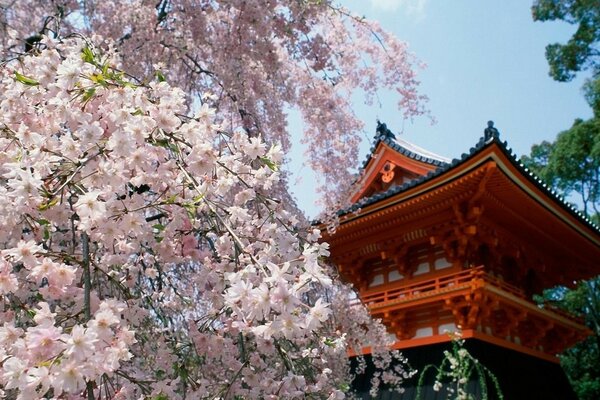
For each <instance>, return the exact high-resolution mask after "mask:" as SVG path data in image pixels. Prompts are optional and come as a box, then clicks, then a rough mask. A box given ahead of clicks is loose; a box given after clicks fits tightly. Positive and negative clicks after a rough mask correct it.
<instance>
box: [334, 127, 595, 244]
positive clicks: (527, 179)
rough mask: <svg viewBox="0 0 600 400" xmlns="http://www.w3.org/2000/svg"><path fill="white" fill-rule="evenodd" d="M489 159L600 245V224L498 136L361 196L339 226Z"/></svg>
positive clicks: (453, 177)
mask: <svg viewBox="0 0 600 400" xmlns="http://www.w3.org/2000/svg"><path fill="white" fill-rule="evenodd" d="M489 160H493V161H495V162H496V163H497V165H498V168H499V169H500V170H501V171H502V172H503V173H504V174H506V176H507V177H509V179H510V180H511V181H512V182H514V184H515V185H517V186H518V187H519V188H520V189H521V190H522V191H523V192H525V193H526V194H527V195H528V196H529V197H531V198H532V199H534V200H535V201H536V202H537V203H538V204H540V205H541V206H542V207H544V208H545V209H547V210H548V211H550V212H551V213H552V214H554V215H555V216H556V217H557V218H558V219H560V220H561V221H563V222H564V223H565V224H567V225H568V226H569V227H571V228H572V229H574V230H576V231H578V232H579V233H580V234H581V235H582V236H584V237H585V238H586V239H588V240H589V241H591V242H592V243H593V244H594V245H595V246H598V247H600V228H598V226H596V225H594V224H593V223H592V222H591V221H590V220H589V219H588V218H586V217H585V216H583V215H582V214H581V213H580V212H579V211H577V210H576V209H575V208H574V207H573V206H571V205H570V204H568V203H566V202H565V200H564V199H563V198H562V197H561V196H559V195H558V194H557V193H556V192H555V191H554V190H552V189H550V188H549V187H548V186H547V185H546V184H545V183H543V182H542V181H541V180H540V179H539V178H538V177H536V176H535V175H534V174H532V173H531V172H529V171H528V170H527V169H526V168H525V167H524V166H523V165H522V164H521V163H520V162H519V161H518V160H517V159H516V157H515V155H514V154H513V153H512V151H511V150H510V149H509V148H508V146H507V144H506V142H501V141H500V140H498V138H496V137H494V138H492V139H490V140H488V141H487V142H485V141H484V140H483V139H481V140H480V141H479V143H478V144H477V146H475V147H474V148H471V150H470V152H469V154H463V155H462V157H461V159H460V160H458V159H455V160H453V161H452V162H451V163H450V164H447V165H445V166H443V167H441V168H438V169H437V170H435V171H431V172H429V173H428V174H427V175H425V176H422V177H421V178H418V179H415V180H413V181H411V182H407V183H405V184H403V185H401V186H397V187H394V188H391V189H389V190H388V191H386V192H382V193H379V194H376V195H374V196H371V197H369V198H364V199H361V200H360V201H359V202H357V203H356V204H355V205H353V206H351V207H350V208H348V209H345V210H342V211H340V212H338V215H339V216H340V226H339V228H338V229H342V230H343V229H344V227H345V226H348V227H349V226H351V225H354V224H356V223H359V222H358V219H360V218H362V217H364V216H366V215H369V214H373V213H376V212H378V211H379V210H382V209H384V208H387V207H390V206H393V205H394V204H397V203H400V202H404V201H407V200H409V199H412V198H415V197H417V196H420V195H422V194H425V193H427V192H428V191H431V190H434V189H436V188H439V187H440V186H443V185H445V184H447V183H449V182H451V181H453V180H455V179H458V178H460V177H461V176H463V175H465V174H467V173H469V172H470V171H473V170H474V169H476V168H478V167H479V166H480V165H482V164H483V163H485V162H487V161H489Z"/></svg>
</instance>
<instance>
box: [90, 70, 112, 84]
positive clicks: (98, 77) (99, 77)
mask: <svg viewBox="0 0 600 400" xmlns="http://www.w3.org/2000/svg"><path fill="white" fill-rule="evenodd" d="M90 79H91V80H92V82H94V83H97V84H98V85H101V86H104V87H106V86H108V84H107V83H106V78H105V77H104V74H102V73H99V74H92V75H90Z"/></svg>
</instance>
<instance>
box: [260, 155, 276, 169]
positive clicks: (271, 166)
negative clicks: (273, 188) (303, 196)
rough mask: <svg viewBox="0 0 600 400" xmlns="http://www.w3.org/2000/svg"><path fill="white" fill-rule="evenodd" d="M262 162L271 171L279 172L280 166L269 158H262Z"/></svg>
mask: <svg viewBox="0 0 600 400" xmlns="http://www.w3.org/2000/svg"><path fill="white" fill-rule="evenodd" d="M260 160H261V161H262V162H263V163H265V165H266V166H267V167H269V169H271V171H274V172H277V171H279V166H278V165H277V164H275V163H274V162H273V161H271V160H269V159H268V158H267V157H261V158H260Z"/></svg>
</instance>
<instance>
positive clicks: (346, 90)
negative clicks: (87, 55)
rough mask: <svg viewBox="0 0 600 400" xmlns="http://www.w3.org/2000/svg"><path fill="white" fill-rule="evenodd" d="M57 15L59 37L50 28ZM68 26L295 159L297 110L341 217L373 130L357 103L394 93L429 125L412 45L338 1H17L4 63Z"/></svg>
mask: <svg viewBox="0 0 600 400" xmlns="http://www.w3.org/2000/svg"><path fill="white" fill-rule="evenodd" d="M133 10H135V11H133ZM48 16H50V17H52V21H53V24H52V29H53V31H52V32H51V31H50V30H49V28H48V24H45V25H44V24H42V23H41V21H46V19H47V17H48ZM57 21H59V22H60V24H59V25H58V27H55V25H56V23H55V22H57ZM59 27H60V31H61V32H62V34H63V35H68V34H71V33H73V32H81V31H82V30H83V31H84V32H85V33H86V34H87V35H93V34H100V35H102V37H104V38H106V39H108V41H107V42H106V43H105V44H104V46H105V47H111V48H114V49H116V50H118V51H119V54H120V55H121V58H120V60H119V62H120V63H121V65H122V66H123V68H124V69H126V70H127V71H129V72H130V73H132V74H133V75H134V76H137V77H139V78H141V79H142V81H144V82H149V81H150V80H151V79H152V77H153V74H155V72H156V68H155V66H156V65H158V66H159V70H162V69H164V66H168V72H166V71H165V72H164V73H160V76H161V77H162V78H163V79H166V80H167V81H168V82H169V83H171V84H173V85H175V86H178V87H180V88H182V89H183V90H184V92H185V94H186V96H187V98H188V99H190V100H193V101H190V102H189V103H188V104H190V105H193V104H197V105H207V106H208V107H209V108H210V109H214V110H216V111H217V112H218V115H219V118H218V119H219V123H220V124H222V125H223V128H225V130H228V131H232V130H234V128H237V127H241V128H243V129H244V130H245V131H246V133H247V134H248V135H250V136H253V137H255V136H257V135H258V134H261V135H262V137H263V139H264V140H265V141H266V143H267V144H269V145H271V144H275V143H280V145H281V146H282V150H283V152H284V153H286V154H287V152H288V151H289V149H290V146H291V143H292V140H291V137H290V130H289V129H288V118H287V116H288V112H289V110H295V111H297V112H298V113H299V115H300V116H301V117H302V118H303V120H304V127H305V128H304V132H303V140H304V142H305V143H306V148H307V152H306V163H307V164H308V165H309V166H310V167H311V168H312V169H313V170H315V172H316V176H317V177H318V179H319V180H320V181H319V182H320V183H319V187H320V190H321V191H322V193H323V194H325V196H323V203H324V205H325V206H328V207H329V208H330V211H332V210H335V209H336V207H339V206H340V205H341V204H343V201H344V200H346V197H347V188H348V186H349V185H350V184H351V183H352V181H353V178H352V176H353V173H354V172H355V168H356V166H357V164H358V160H357V156H358V144H359V142H360V138H361V131H362V129H363V121H360V120H359V119H358V118H357V117H356V115H355V114H354V112H353V110H352V107H351V104H350V102H349V101H348V99H349V98H351V97H352V95H353V94H355V93H358V94H359V95H360V96H361V97H363V98H365V100H366V102H367V103H371V102H372V101H373V99H375V98H376V96H377V93H378V91H380V90H389V91H391V92H392V93H395V94H396V95H397V99H398V101H397V104H396V106H397V108H398V111H399V113H401V114H402V115H403V116H404V117H405V118H413V117H416V116H419V115H422V114H427V110H426V108H425V107H424V104H425V103H426V101H427V99H426V97H425V96H424V95H422V94H421V93H420V92H419V81H418V79H417V75H416V72H415V71H416V70H418V69H420V68H421V67H422V64H421V63H420V62H419V61H418V60H416V58H415V57H414V56H413V55H412V54H411V53H410V52H409V51H408V47H407V45H406V44H405V43H404V42H402V41H400V40H398V39H397V38H395V37H394V36H392V35H390V34H389V33H387V32H385V31H384V30H383V29H382V28H381V27H380V26H379V25H378V24H377V23H375V22H372V21H369V20H367V19H365V18H360V17H357V16H355V15H353V14H352V13H351V12H349V11H348V10H346V9H344V8H342V7H338V6H336V5H335V2H334V1H333V0H322V1H305V0H294V1H274V0H218V1H201V2H199V1H196V0H169V1H153V0H134V1H91V0H85V1H75V0H61V1H52V2H48V1H42V0H28V1H17V2H9V5H8V6H6V7H5V8H0V54H3V56H4V58H10V57H15V56H16V55H19V54H22V53H23V52H24V51H25V50H26V49H31V48H32V44H31V43H29V42H28V41H27V40H28V39H30V38H31V37H32V36H31V35H32V32H35V35H34V36H35V37H36V42H35V43H33V47H35V46H36V45H38V44H39V40H40V39H41V37H42V36H43V35H44V34H47V35H49V36H53V35H54V34H55V31H56V30H58V29H59ZM2 33H4V34H2ZM207 93H210V95H207ZM383 106H386V107H393V106H394V105H391V104H390V105H383ZM284 186H285V185H280V187H284ZM283 191H285V190H282V192H283ZM279 197H282V193H280V194H279ZM340 202H342V203H340ZM288 203H289V202H288Z"/></svg>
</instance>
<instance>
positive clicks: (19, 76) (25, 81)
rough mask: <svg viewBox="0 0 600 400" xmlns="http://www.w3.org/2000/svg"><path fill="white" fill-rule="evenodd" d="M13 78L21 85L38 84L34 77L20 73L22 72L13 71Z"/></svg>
mask: <svg viewBox="0 0 600 400" xmlns="http://www.w3.org/2000/svg"><path fill="white" fill-rule="evenodd" d="M15 80H16V81H18V82H21V83H22V84H23V85H27V86H37V85H39V84H40V83H39V82H38V81H36V80H35V79H32V78H29V77H27V76H25V75H22V74H20V73H18V72H17V71H15Z"/></svg>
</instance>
